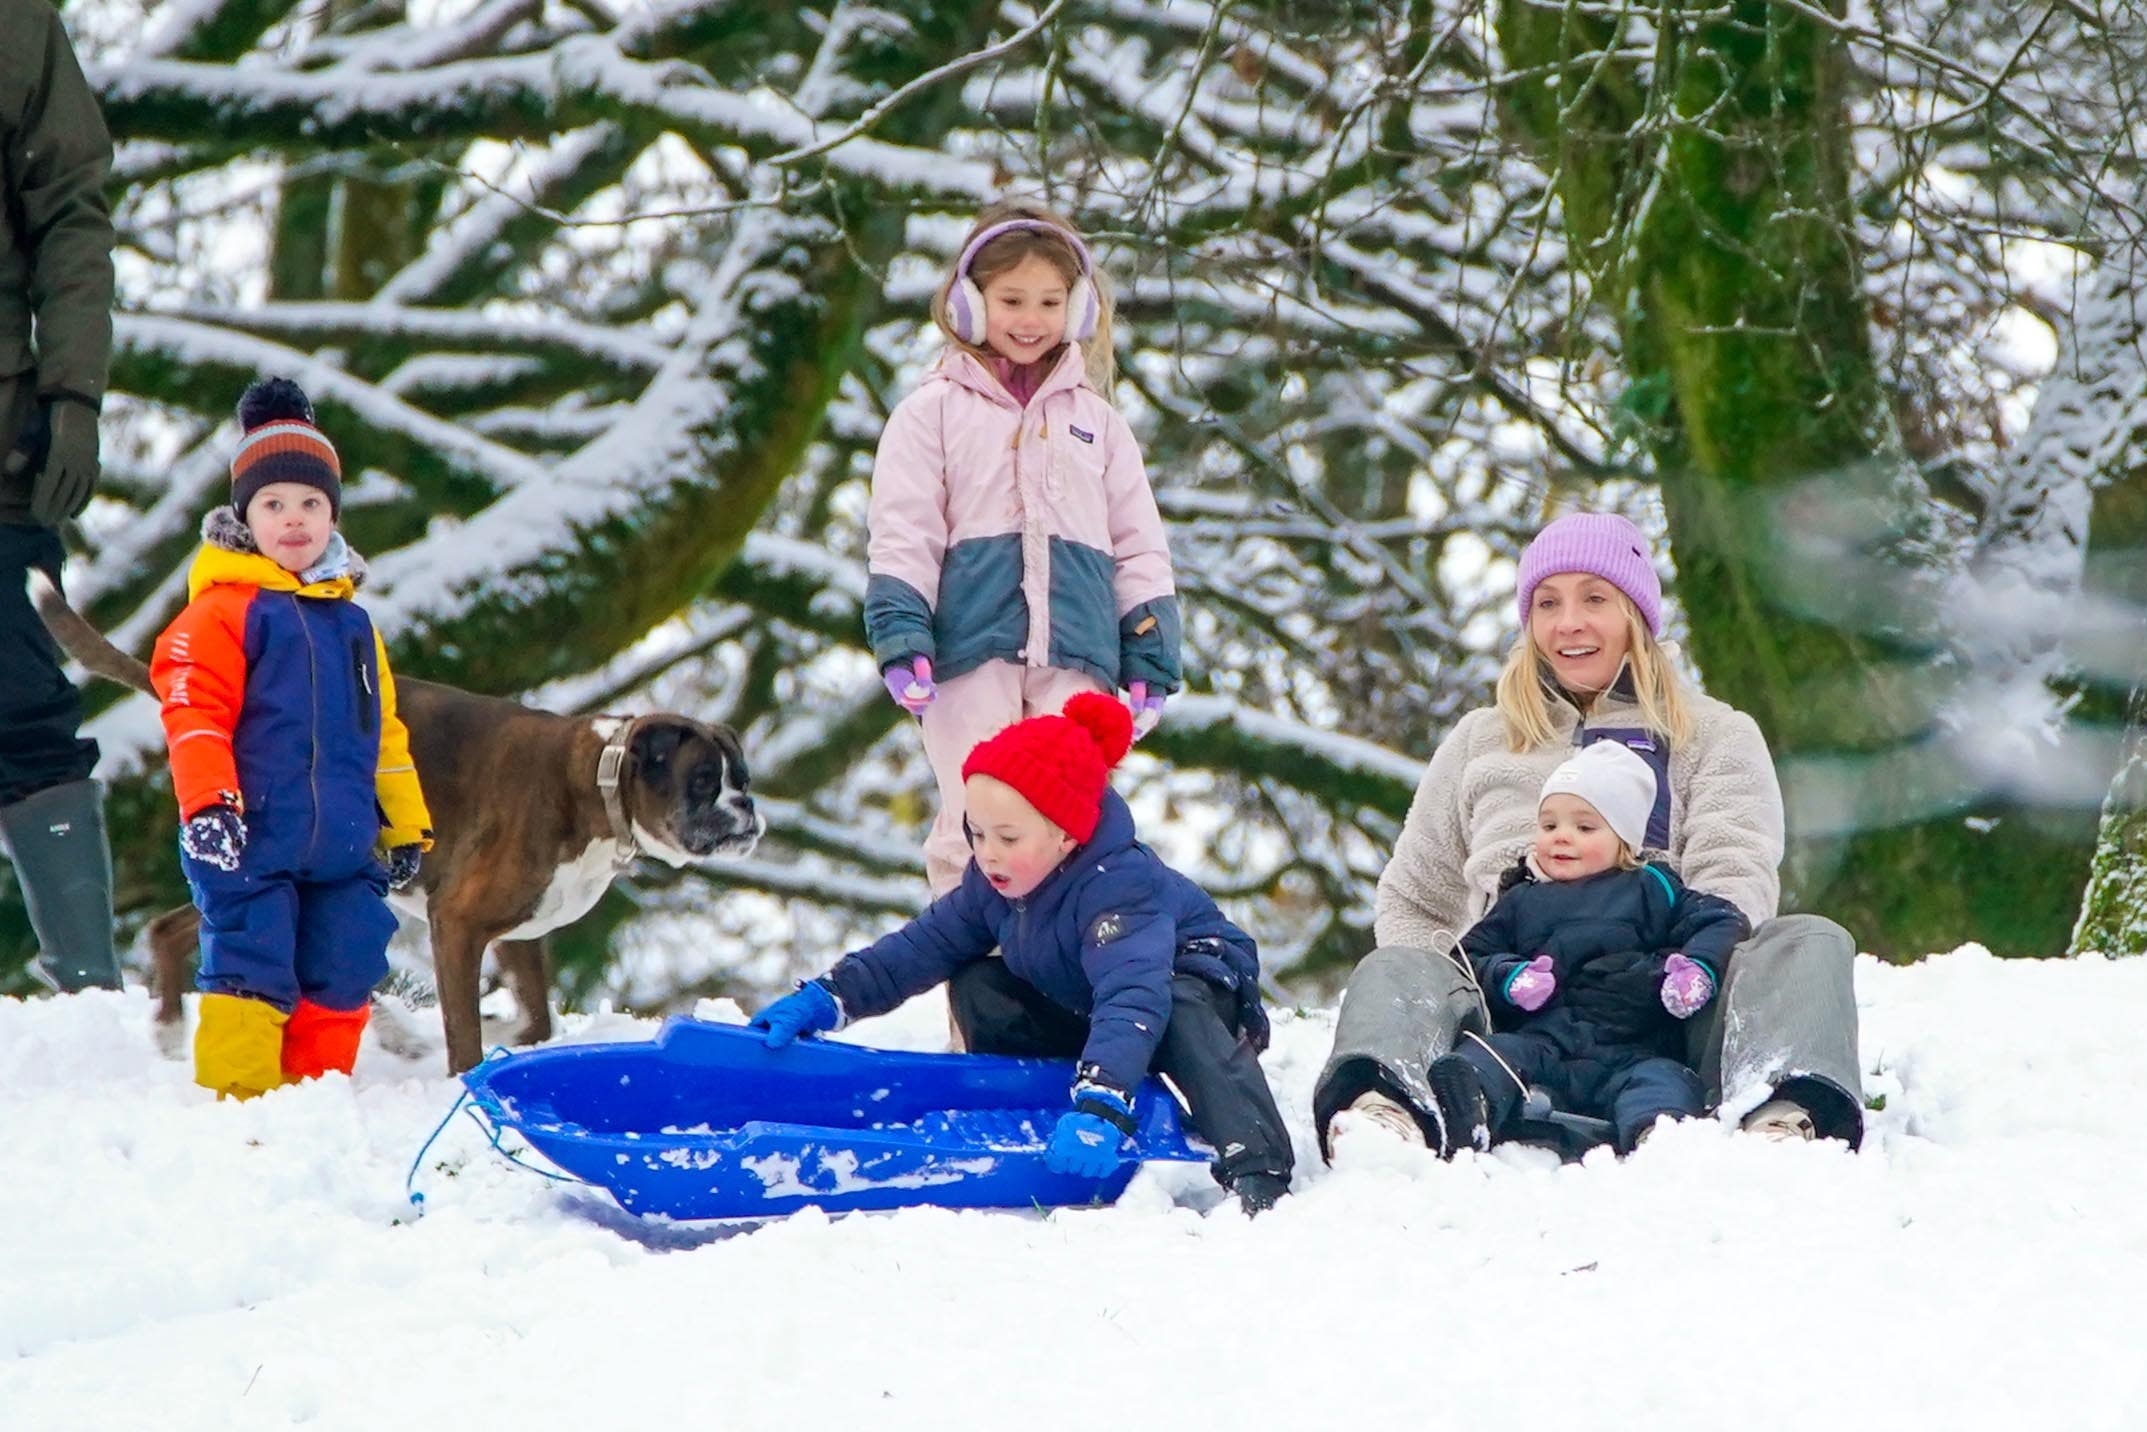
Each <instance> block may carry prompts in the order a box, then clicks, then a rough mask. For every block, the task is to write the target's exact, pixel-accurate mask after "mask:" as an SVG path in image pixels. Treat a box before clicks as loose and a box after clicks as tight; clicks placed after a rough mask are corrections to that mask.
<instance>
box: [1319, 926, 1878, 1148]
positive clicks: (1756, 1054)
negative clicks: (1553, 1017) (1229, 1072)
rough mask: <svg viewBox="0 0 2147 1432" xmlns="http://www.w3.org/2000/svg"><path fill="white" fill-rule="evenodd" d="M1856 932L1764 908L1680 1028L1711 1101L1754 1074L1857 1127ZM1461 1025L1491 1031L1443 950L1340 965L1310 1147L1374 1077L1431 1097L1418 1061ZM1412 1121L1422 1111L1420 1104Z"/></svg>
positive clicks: (1393, 953)
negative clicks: (1764, 915) (1711, 992)
mask: <svg viewBox="0 0 2147 1432" xmlns="http://www.w3.org/2000/svg"><path fill="white" fill-rule="evenodd" d="M1855 961H1856V942H1855V941H1854V940H1852V939H1851V938H1850V937H1849V932H1848V931H1847V930H1844V929H1843V928H1842V927H1841V926H1839V925H1837V924H1835V923H1834V922H1833V921H1832V920H1829V919H1826V918H1825V917H1824V916H1820V915H1782V916H1779V917H1777V918H1775V919H1772V920H1769V921H1768V922H1767V923H1766V924H1764V925H1762V926H1760V927H1759V930H1758V931H1757V932H1756V933H1755V934H1754V935H1753V936H1752V938H1751V939H1749V940H1746V941H1745V942H1744V943H1743V944H1741V945H1739V946H1738V947H1737V951H1736V953H1735V954H1734V955H1732V956H1731V957H1730V964H1729V979H1728V983H1727V986H1726V988H1725V989H1724V990H1723V992H1722V994H1721V996H1720V997H1719V998H1717V999H1716V1000H1714V1001H1713V1002H1712V1003H1710V1004H1709V1005H1708V1007H1707V1008H1706V1009H1704V1010H1702V1011H1701V1012H1700V1013H1699V1015H1697V1016H1696V1017H1695V1018H1694V1019H1693V1021H1692V1025H1691V1028H1690V1031H1689V1037H1690V1043H1689V1045H1688V1047H1687V1055H1686V1057H1687V1059H1688V1060H1689V1062H1690V1063H1691V1065H1692V1067H1693V1068H1695V1069H1698V1070H1699V1071H1700V1077H1701V1079H1702V1080H1703V1081H1704V1082H1705V1083H1706V1085H1707V1099H1708V1104H1709V1106H1710V1107H1713V1106H1714V1105H1717V1104H1720V1103H1721V1102H1722V1100H1723V1098H1724V1096H1725V1095H1727V1096H1728V1097H1730V1098H1740V1097H1742V1096H1745V1095H1746V1094H1747V1093H1748V1092H1749V1091H1750V1090H1751V1089H1752V1088H1753V1087H1754V1086H1755V1085H1762V1084H1763V1085H1765V1086H1767V1088H1768V1089H1770V1090H1771V1091H1772V1092H1773V1093H1774V1094H1777V1095H1780V1096H1782V1097H1784V1098H1789V1099H1794V1100H1796V1101H1797V1102H1798V1103H1799V1104H1801V1105H1803V1106H1804V1107H1805V1108H1807V1109H1809V1110H1810V1111H1811V1114H1812V1119H1813V1122H1814V1123H1815V1124H1816V1125H1817V1127H1818V1132H1819V1137H1821V1138H1830V1139H1842V1140H1844V1141H1846V1142H1847V1143H1848V1145H1849V1146H1850V1147H1851V1148H1854V1147H1856V1146H1857V1145H1858V1144H1859V1143H1861V1142H1862V1141H1863V1137H1864V1101H1863V1079H1862V1075H1861V1072H1860V1066H1859V1064H1858V1060H1857V1049H1856V989H1855V984H1854V973H1855ZM1464 1029H1469V1030H1474V1031H1475V1032H1476V1033H1477V1034H1479V1035H1482V1034H1488V1033H1490V1024H1489V1020H1488V1019H1487V1017H1486V1015H1485V1012H1484V1008H1483V1005H1482V1004H1481V1002H1480V1001H1479V1000H1478V998H1477V995H1476V990H1475V987H1474V986H1473V985H1472V984H1471V983H1470V982H1469V979H1468V977H1467V976H1466V975H1465V974H1463V973H1462V972H1461V970H1460V969H1458V968H1457V967H1456V966H1455V965H1453V964H1452V963H1451V962H1449V961H1448V960H1446V959H1445V958H1444V957H1443V956H1441V955H1438V954H1434V953H1431V952H1428V951H1424V950H1417V949H1411V948H1409V947H1408V946H1405V945H1383V946H1381V947H1380V948H1379V949H1376V950H1374V951H1372V952H1371V953H1370V954H1369V955H1366V956H1365V957H1364V959H1363V960H1362V961H1361V962H1360V963H1359V964H1358V966H1357V969H1356V973H1354V974H1353V975H1351V976H1350V980H1349V988H1348V989H1347V990H1345V991H1344V992H1343V995H1342V1011H1341V1017H1340V1019H1339V1020H1338V1021H1337V1023H1336V1025H1335V1032H1334V1052H1333V1053H1332V1054H1330V1055H1329V1056H1328V1058H1327V1066H1326V1068H1324V1069H1322V1070H1321V1071H1320V1077H1319V1083H1318V1084H1317V1085H1315V1086H1314V1088H1313V1091H1312V1117H1313V1123H1314V1127H1315V1128H1316V1129H1317V1130H1318V1132H1319V1141H1320V1148H1321V1149H1322V1150H1323V1151H1326V1150H1328V1139H1327V1129H1328V1125H1329V1124H1330V1123H1331V1122H1332V1121H1333V1119H1334V1116H1335V1114H1336V1113H1337V1112H1339V1111H1340V1110H1342V1109H1345V1108H1347V1107H1348V1106H1349V1105H1350V1104H1351V1103H1352V1102H1354V1101H1355V1100H1356V1098H1357V1096H1358V1095H1360V1094H1363V1093H1364V1092H1366V1091H1367V1090H1371V1089H1377V1090H1380V1091H1381V1092H1383V1093H1385V1094H1386V1095H1387V1096H1388V1097H1389V1098H1392V1099H1396V1100H1398V1101H1400V1102H1401V1103H1403V1104H1405V1105H1407V1106H1408V1107H1410V1108H1412V1109H1416V1110H1419V1111H1423V1110H1427V1109H1429V1108H1430V1107H1431V1106H1432V1098H1431V1087H1430V1085H1428V1084H1427V1083H1426V1082H1425V1077H1424V1071H1425V1069H1426V1068H1427V1067H1428V1066H1429V1065H1430V1063H1431V1061H1432V1060H1434V1059H1436V1058H1438V1057H1439V1056H1440V1055H1442V1054H1445V1053H1447V1052H1448V1051H1450V1050H1451V1049H1453V1047H1454V1045H1455V1042H1456V1041H1457V1040H1459V1039H1460V1038H1461V1032H1462V1031H1463V1030H1464ZM1418 1118H1419V1121H1420V1122H1424V1123H1427V1124H1428V1123H1429V1118H1428V1116H1427V1115H1425V1114H1423V1113H1422V1112H1420V1113H1419V1115H1418Z"/></svg>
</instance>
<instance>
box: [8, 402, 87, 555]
mask: <svg viewBox="0 0 2147 1432" xmlns="http://www.w3.org/2000/svg"><path fill="white" fill-rule="evenodd" d="M15 445H16V447H18V448H20V449H21V450H22V451H23V453H24V454H25V456H26V458H27V459H28V461H29V462H30V463H32V464H35V465H36V470H37V475H36V477H35V478H34V479H33V480H32V482H31V485H30V519H31V520H32V521H33V522H36V523H37V524H39V525H40V526H43V527H57V526H58V525H59V524H60V523H62V522H65V521H66V520H67V519H69V518H71V517H79V516H80V515H81V514H82V509H83V508H85V507H87V506H89V498H90V494H91V493H92V492H94V491H95V490H96V488H97V410H96V409H95V408H93V407H91V406H90V405H89V404H87V403H85V402H83V401H81V400H80V399H78V398H67V397H59V398H47V399H45V401H44V403H43V404H42V405H41V406H40V407H39V409H38V411H37V413H36V414H35V415H34V416H33V417H32V418H31V419H30V421H29V423H28V424H26V425H25V426H24V428H23V433H22V436H21V437H20V438H18V439H17V440H16V444H15ZM39 449H42V451H41V452H40V451H39Z"/></svg>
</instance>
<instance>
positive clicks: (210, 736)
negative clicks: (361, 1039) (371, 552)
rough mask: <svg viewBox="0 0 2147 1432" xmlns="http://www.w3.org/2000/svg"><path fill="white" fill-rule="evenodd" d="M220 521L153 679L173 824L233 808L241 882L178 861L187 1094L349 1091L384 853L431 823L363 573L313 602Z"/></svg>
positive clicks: (159, 652) (414, 839)
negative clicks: (365, 603) (297, 1083)
mask: <svg viewBox="0 0 2147 1432" xmlns="http://www.w3.org/2000/svg"><path fill="white" fill-rule="evenodd" d="M218 516H219V517H223V518H224V521H223V522H222V523H221V524H219V523H218V522H217V521H216V520H215V519H214V518H212V520H211V523H210V524H209V527H208V529H207V532H206V534H205V535H208V536H209V538H210V540H209V541H207V542H205V543H204V544H203V546H202V549H201V551H200V552H199V553H198V554H197V555H196V556H195V558H194V563H193V566H192V568H191V569H190V570H189V572H188V573H187V594H188V597H189V601H188V603H187V607H186V610H185V611H183V612H181V613H180V614H179V616H178V617H177V618H176V619H175V620H174V621H173V622H172V624H171V625H170V626H169V627H167V628H165V630H164V633H163V635H161V636H159V637H158V638H157V643H156V654H155V658H154V660H153V662H152V664H151V667H150V677H151V680H152V681H153V682H154V683H155V685H156V689H157V694H158V695H159V696H160V697H162V698H163V717H164V734H165V740H166V743H167V744H168V746H169V747H170V751H171V769H172V788H173V794H174V795H176V796H177V797H178V802H179V815H180V818H181V820H182V821H183V820H185V819H186V818H187V817H190V816H192V815H194V814H195V813H197V812H199V811H201V810H204V809H206V808H208V807H210V806H212V805H215V804H216V803H218V802H219V801H224V800H228V799H230V798H231V796H232V795H234V794H235V795H236V796H237V797H238V799H239V805H240V811H241V814H242V815H243V818H244V820H245V824H246V845H245V848H244V851H243V853H242V855H241V856H240V860H239V868H238V869H237V870H235V871H224V870H219V869H217V868H216V867H214V866H212V865H209V864H207V863H205V862H202V861H197V860H193V859H191V858H188V857H187V856H186V855H185V854H184V853H183V852H182V854H181V856H180V863H181V865H182V867H183V868H184V870H185V872H186V878H187V883H188V884H189V885H190V886H192V888H193V895H194V904H195V906H196V907H197V908H198V909H199V910H200V911H201V951H202V956H201V973H200V976H199V984H200V986H201V988H202V990H203V992H204V995H203V999H202V1007H201V1026H200V1031H199V1033H198V1034H197V1035H196V1038H195V1045H194V1065H195V1078H196V1080H197V1081H198V1082H199V1083H202V1084H204V1085H206V1086H208V1087H210V1088H213V1089H217V1090H218V1091H219V1092H223V1093H231V1094H236V1095H239V1096H241V1097H243V1096H245V1095H247V1094H256V1093H261V1092H263V1091H264V1090H266V1089H269V1088H273V1087H274V1086H275V1085H276V1084H278V1083H281V1082H283V1081H284V1080H285V1079H297V1078H304V1077H307V1076H310V1075H317V1074H320V1073H322V1072H324V1071H326V1070H328V1069H341V1070H343V1071H344V1072H346V1073H347V1072H349V1070H350V1067H351V1065H352V1063H353V1062H354V1061H355V1059H356V1058H357V1051H358V1036H359V1033H360V1032H361V1031H362V1030H363V1029H364V1026H365V1017H366V1003H367V997H368V995H369V994H370V992H371V990H372V988H373V986H374V985H375V984H376V983H378V982H379V980H380V978H381V976H382V975H384V974H386V973H387V957H386V950H387V943H388V939H389V937H390V936H392V935H393V934H394V933H395V916H394V914H393V912H391V911H390V910H389V909H388V906H387V903H386V898H385V897H386V894H387V872H386V871H385V870H384V869H383V868H382V866H381V864H380V861H379V859H378V858H377V856H376V850H377V849H390V848H393V847H395V846H399V845H406V844H411V843H417V844H419V845H430V843H431V834H432V832H431V829H430V827H431V824H432V818H431V816H430V814H429V813H428V812H427V811H426V809H425V797H424V794H423V792H422V791H421V790H420V789H419V786H418V778H417V769H416V767H415V766H414V765H412V763H411V760H410V741H409V733H408V732H407V731H406V730H405V729H404V727H403V724H402V722H401V720H399V719H398V718H397V716H396V714H395V683H394V679H393V678H392V677H391V676H390V675H389V672H388V660H387V650H386V648H385V647H384V646H383V645H382V644H381V641H380V637H379V634H378V633H376V632H375V631H374V630H373V624H372V622H371V621H370V620H369V619H368V618H367V616H366V614H365V612H364V611H363V610H362V609H361V608H360V607H359V606H358V605H357V603H356V602H354V601H353V600H351V598H352V595H353V593H354V592H355V591H356V589H357V580H358V579H357V578H354V577H353V576H352V575H350V574H349V569H350V568H351V567H352V566H354V565H355V563H356V559H355V558H349V559H348V560H347V561H346V562H344V563H343V564H342V566H343V569H344V570H343V571H342V572H341V573H340V574H338V575H332V576H325V577H321V576H319V575H318V574H319V573H320V572H321V570H322V568H321V567H316V568H315V569H314V572H315V574H316V578H317V579H316V580H314V581H311V582H306V581H303V580H302V579H301V578H300V577H299V576H298V575H297V574H294V573H291V572H288V571H285V570H284V569H283V567H281V566H280V565H278V564H277V563H276V562H275V561H273V560H272V559H270V558H268V557H265V556H262V555H260V554H259V553H258V552H253V551H241V550H234V547H235V546H238V545H250V544H248V543H247V542H246V539H245V538H244V536H243V535H242V534H243V528H242V527H241V526H240V525H239V524H237V523H236V521H235V520H234V519H233V517H231V516H227V515H226V514H221V513H220V514H218ZM330 549H331V554H335V553H347V551H348V549H347V548H345V547H344V546H343V543H342V538H341V537H339V536H338V537H335V538H332V539H331V542H330ZM324 565H325V566H328V567H334V566H335V565H336V564H335V563H334V562H333V561H332V560H331V561H329V562H327V563H324ZM361 576H362V571H361Z"/></svg>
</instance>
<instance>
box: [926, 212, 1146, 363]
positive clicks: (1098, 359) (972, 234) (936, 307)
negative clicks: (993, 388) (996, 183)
mask: <svg viewBox="0 0 2147 1432" xmlns="http://www.w3.org/2000/svg"><path fill="white" fill-rule="evenodd" d="M1014 219H1028V220H1031V221H1032V222H1034V223H1037V224H1042V225H1047V226H1048V228H1049V229H1058V230H1061V231H1062V232H1064V233H1066V234H1067V235H1069V236H1071V238H1072V239H1073V241H1074V243H1068V242H1067V241H1066V240H1065V239H1061V238H1058V237H1057V236H1055V235H1054V234H1052V233H1050V232H1049V231H1048V229H1015V230H1013V231H1012V232H1011V233H1005V234H1001V235H1000V236H999V237H998V238H996V239H993V240H992V241H991V242H990V243H988V244H986V245H985V246H984V247H983V248H981V249H978V250H977V256H976V257H975V258H974V259H972V260H971V261H970V264H969V277H970V280H971V281H972V282H973V283H975V284H976V286H977V287H978V288H979V289H982V288H983V287H984V286H985V285H986V284H988V283H990V282H991V281H992V280H993V279H995V278H997V277H999V275H1001V274H1003V273H1005V272H1007V271H1008V270H1009V269H1014V268H1019V267H1020V266H1021V264H1022V262H1023V261H1024V260H1025V259H1030V258H1040V259H1042V260H1043V261H1044V262H1046V263H1048V264H1050V265H1051V266H1052V267H1053V268H1054V269H1057V270H1058V272H1059V276H1060V277H1061V278H1063V279H1065V280H1066V288H1067V291H1068V292H1069V293H1070V292H1072V290H1073V286H1074V281H1075V280H1076V279H1078V278H1080V277H1081V258H1080V253H1079V252H1078V251H1076V249H1075V247H1074V244H1075V243H1080V242H1081V231H1080V230H1079V229H1076V228H1075V227H1074V226H1073V224H1072V223H1071V222H1070V221H1069V220H1067V218H1066V217H1065V216H1064V215H1063V214H1060V213H1059V212H1058V211H1057V210H1055V209H1053V208H1051V207H1049V206H1048V205H1045V204H1039V203H1036V202H1034V201H1033V200H1028V199H1007V200H1001V201H1000V202H999V203H996V204H992V205H989V206H987V207H986V208H985V210H984V212H983V213H981V214H979V215H977V221H976V222H975V223H974V224H971V225H970V226H969V232H968V233H967V234H966V235H964V236H963V238H962V250H963V251H966V250H967V249H968V248H969V246H970V245H971V244H972V243H974V242H975V241H976V237H977V235H978V234H981V233H983V232H984V231H985V230H986V229H988V228H990V227H991V226H992V225H994V224H1004V223H1007V222H1008V221H1010V220H1014ZM1084 247H1085V245H1084ZM956 261H957V262H959V261H960V255H959V254H957V255H956ZM960 279H961V275H960V274H959V273H957V272H955V271H954V270H952V269H950V270H948V272H947V276H946V278H945V279H943V280H942V281H941V283H940V285H939V289H938V291H937V292H936V293H934V294H933V295H932V321H933V322H934V323H936V324H938V325H939V331H940V332H941V333H944V334H945V335H946V336H947V342H948V343H949V344H951V345H953V346H954V347H956V348H959V349H962V350H963V351H965V352H969V353H974V354H975V355H976V356H977V357H979V358H982V359H985V360H987V361H988V360H989V359H990V358H991V356H992V355H991V350H990V349H988V348H985V347H983V346H981V345H979V344H975V343H970V342H967V341H966V340H964V339H963V337H962V335H961V334H960V333H959V332H957V331H956V330H955V327H954V323H953V321H952V320H951V319H949V318H948V316H947V295H948V294H950V293H952V292H953V290H954V285H955V284H956V283H957V282H959V281H960ZM1088 281H1089V283H1090V284H1091V285H1092V286H1093V287H1094V288H1095V290H1096V331H1095V333H1094V334H1093V335H1091V336H1090V337H1088V338H1086V339H1083V340H1080V345H1081V361H1082V363H1083V365H1084V366H1085V368H1086V369H1087V372H1088V385H1089V386H1090V387H1091V388H1094V389H1095V390H1096V391H1097V392H1099V393H1101V394H1102V395H1103V396H1104V397H1105V398H1109V397H1110V396H1111V386H1112V384H1114V383H1116V382H1117V381H1118V355H1117V354H1116V353H1115V352H1113V351H1112V347H1111V318H1112V315H1113V313H1114V312H1115V310H1116V304H1115V303H1114V302H1113V300H1112V297H1111V286H1110V284H1109V283H1107V282H1106V281H1105V279H1104V277H1103V273H1102V271H1101V270H1099V269H1097V268H1096V267H1095V264H1094V259H1093V256H1091V261H1090V266H1089V274H1088ZM1068 341H1069V342H1072V341H1074V340H1071V339H1069V340H1068Z"/></svg>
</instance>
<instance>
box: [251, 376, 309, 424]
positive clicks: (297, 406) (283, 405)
mask: <svg viewBox="0 0 2147 1432" xmlns="http://www.w3.org/2000/svg"><path fill="white" fill-rule="evenodd" d="M288 418H296V419H298V420H299V421H300V422H303V423H310V422H312V421H313V403H312V401H311V400H310V399H308V398H307V397H306V390H305V389H303V388H301V387H299V386H298V385H297V384H296V383H294V382H292V381H291V380H290V379H288V378H261V379H258V380H256V381H254V382H252V383H249V384H247V385H246V391H245V392H244V393H242V394H240V395H239V426H240V427H241V428H243V429H244V430H245V431H247V432H249V433H250V432H252V431H253V430H254V429H255V428H258V427H260V426H261V425H262V424H264V423H278V422H282V421H284V420H285V419H288Z"/></svg>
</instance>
